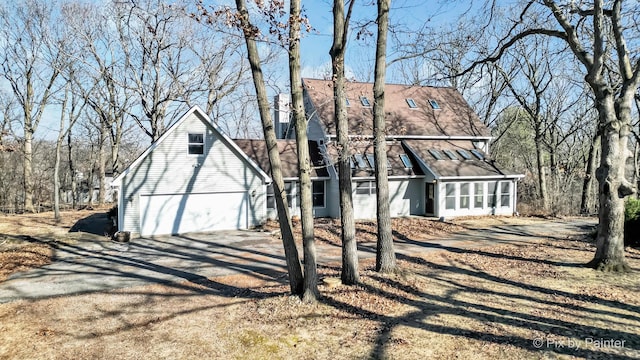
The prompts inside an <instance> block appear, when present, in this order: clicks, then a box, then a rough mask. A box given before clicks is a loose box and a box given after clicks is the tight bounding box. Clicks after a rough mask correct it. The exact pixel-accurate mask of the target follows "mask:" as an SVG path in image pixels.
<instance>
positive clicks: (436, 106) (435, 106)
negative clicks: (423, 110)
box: [429, 99, 440, 110]
mask: <svg viewBox="0 0 640 360" xmlns="http://www.w3.org/2000/svg"><path fill="white" fill-rule="evenodd" d="M429 105H431V107H432V108H433V110H440V104H438V102H437V101H435V100H433V99H429Z"/></svg>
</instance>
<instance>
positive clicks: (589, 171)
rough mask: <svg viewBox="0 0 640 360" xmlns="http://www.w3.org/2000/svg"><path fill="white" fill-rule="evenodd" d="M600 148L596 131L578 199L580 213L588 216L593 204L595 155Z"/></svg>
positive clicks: (598, 132)
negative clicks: (580, 194)
mask: <svg viewBox="0 0 640 360" xmlns="http://www.w3.org/2000/svg"><path fill="white" fill-rule="evenodd" d="M599 147H600V131H599V130H596V135H595V136H594V137H593V140H592V141H591V145H590V146H589V158H588V159H587V168H586V169H585V176H584V180H583V182H582V196H581V198H580V213H581V214H585V215H586V214H590V213H591V210H592V207H591V206H592V204H593V190H592V189H593V179H594V178H595V170H596V161H597V158H598V157H597V153H598V149H599Z"/></svg>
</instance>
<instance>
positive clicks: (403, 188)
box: [353, 179, 424, 219]
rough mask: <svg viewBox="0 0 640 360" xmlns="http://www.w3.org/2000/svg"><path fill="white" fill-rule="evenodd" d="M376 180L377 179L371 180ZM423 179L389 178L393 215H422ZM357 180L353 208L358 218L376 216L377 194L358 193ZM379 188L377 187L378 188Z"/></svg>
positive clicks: (354, 184) (354, 185) (373, 217)
mask: <svg viewBox="0 0 640 360" xmlns="http://www.w3.org/2000/svg"><path fill="white" fill-rule="evenodd" d="M370 181H373V182H375V180H373V179H372V180H370ZM423 183H424V181H423V180H422V179H409V180H407V179H402V180H392V179H389V213H390V214H391V217H400V216H409V215H422V214H423V213H424V205H423V204H422V203H423V202H424V201H421V200H420V199H421V198H423V196H422V193H423V191H422V190H421V184H423ZM356 188H357V181H354V183H353V209H354V217H355V218H356V219H375V218H376V208H377V206H376V194H367V195H365V194H358V193H357V191H356ZM376 190H377V189H376Z"/></svg>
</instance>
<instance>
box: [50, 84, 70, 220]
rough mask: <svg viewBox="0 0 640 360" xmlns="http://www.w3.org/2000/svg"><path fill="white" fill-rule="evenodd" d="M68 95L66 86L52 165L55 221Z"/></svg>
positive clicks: (58, 205) (57, 208) (57, 211)
mask: <svg viewBox="0 0 640 360" xmlns="http://www.w3.org/2000/svg"><path fill="white" fill-rule="evenodd" d="M68 96H69V92H68V88H67V89H65V92H64V98H63V100H62V106H61V110H60V128H59V129H58V138H57V139H56V160H55V164H54V166H53V217H54V219H55V220H56V222H59V221H60V156H61V152H62V142H63V141H64V135H65V134H64V123H65V120H64V115H65V111H66V108H67V99H68Z"/></svg>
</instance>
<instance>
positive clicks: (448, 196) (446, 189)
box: [444, 183, 458, 210]
mask: <svg viewBox="0 0 640 360" xmlns="http://www.w3.org/2000/svg"><path fill="white" fill-rule="evenodd" d="M449 187H451V188H452V189H453V193H452V194H449ZM457 197H458V189H457V186H456V184H455V183H446V184H444V208H445V210H456V203H457V200H458V199H457ZM450 199H452V200H453V202H452V205H453V207H449V203H448V202H447V200H450Z"/></svg>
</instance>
